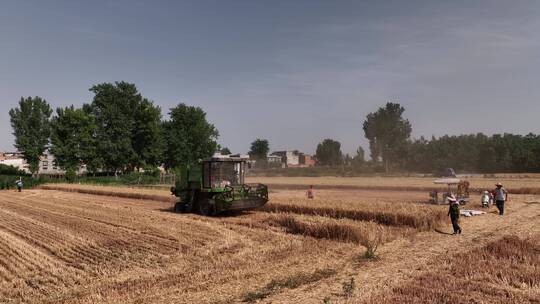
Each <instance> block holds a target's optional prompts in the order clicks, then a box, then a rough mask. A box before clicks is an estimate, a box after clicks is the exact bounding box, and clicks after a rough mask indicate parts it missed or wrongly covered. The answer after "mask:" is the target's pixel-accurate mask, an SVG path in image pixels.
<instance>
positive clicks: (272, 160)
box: [266, 155, 281, 164]
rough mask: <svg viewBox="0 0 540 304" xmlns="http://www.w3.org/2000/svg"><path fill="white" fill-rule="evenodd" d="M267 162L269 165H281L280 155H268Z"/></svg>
mask: <svg viewBox="0 0 540 304" xmlns="http://www.w3.org/2000/svg"><path fill="white" fill-rule="evenodd" d="M266 160H267V161H268V163H269V164H281V156H279V155H268V157H266Z"/></svg>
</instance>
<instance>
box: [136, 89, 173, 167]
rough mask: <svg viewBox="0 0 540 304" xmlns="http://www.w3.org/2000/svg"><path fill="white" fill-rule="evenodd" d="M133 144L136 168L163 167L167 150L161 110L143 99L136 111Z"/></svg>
mask: <svg viewBox="0 0 540 304" xmlns="http://www.w3.org/2000/svg"><path fill="white" fill-rule="evenodd" d="M131 142H132V146H133V150H134V151H135V154H136V156H137V157H136V159H135V162H134V164H133V165H134V166H136V167H139V168H140V167H146V168H147V169H150V168H156V167H157V166H159V165H161V163H162V161H163V152H164V150H165V143H164V141H163V132H162V131H161V109H160V108H159V107H158V106H154V104H153V103H152V102H151V101H149V100H147V99H143V100H142V101H141V102H140V103H139V104H138V105H137V108H136V110H135V113H134V127H133V131H132V138H131Z"/></svg>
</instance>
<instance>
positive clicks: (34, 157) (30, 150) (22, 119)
mask: <svg viewBox="0 0 540 304" xmlns="http://www.w3.org/2000/svg"><path fill="white" fill-rule="evenodd" d="M51 114H52V109H51V107H50V106H49V104H48V103H47V101H46V100H44V99H42V98H41V97H33V98H32V97H28V98H23V97H21V100H20V101H19V107H18V108H14V109H11V110H10V111H9V116H10V120H11V127H12V128H13V135H14V136H15V147H16V148H17V150H19V152H21V153H22V154H23V157H24V159H25V160H26V162H27V163H28V165H29V168H30V171H31V172H32V173H36V172H37V171H38V169H39V159H40V157H41V156H42V155H43V153H44V152H45V150H46V149H47V145H48V143H49V135H50V117H51Z"/></svg>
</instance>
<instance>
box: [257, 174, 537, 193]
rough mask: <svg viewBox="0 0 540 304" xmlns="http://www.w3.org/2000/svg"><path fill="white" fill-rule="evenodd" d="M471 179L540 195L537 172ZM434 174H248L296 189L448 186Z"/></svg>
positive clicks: (478, 184) (481, 186) (477, 184)
mask: <svg viewBox="0 0 540 304" xmlns="http://www.w3.org/2000/svg"><path fill="white" fill-rule="evenodd" d="M463 178H464V179H466V180H468V181H469V182H470V185H471V188H472V189H477V190H487V189H492V188H494V187H495V184H496V183H498V182H501V183H503V185H504V187H505V188H507V189H508V190H509V191H512V190H514V191H515V192H518V193H524V194H528V193H532V194H540V175H537V174H527V175H520V174H515V175H512V174H501V175H497V176H496V177H489V178H485V177H479V176H469V177H463ZM435 179H436V178H433V177H387V176H384V177H383V176H370V177H330V176H329V177H260V176H253V177H247V178H246V180H247V182H249V183H263V184H268V185H274V186H275V187H276V188H282V189H294V188H299V187H300V186H308V185H315V186H319V187H323V188H325V189H330V188H333V187H336V188H339V187H344V188H347V189H354V188H359V189H370V188H371V189H376V190H413V191H414V190H428V189H442V190H444V189H446V186H444V185H435V184H434V183H433V181H434V180H435Z"/></svg>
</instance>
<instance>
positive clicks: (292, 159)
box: [268, 150, 315, 168]
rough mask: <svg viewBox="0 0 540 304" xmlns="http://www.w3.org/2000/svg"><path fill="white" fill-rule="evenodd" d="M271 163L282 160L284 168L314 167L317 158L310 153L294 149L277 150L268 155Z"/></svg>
mask: <svg viewBox="0 0 540 304" xmlns="http://www.w3.org/2000/svg"><path fill="white" fill-rule="evenodd" d="M268 162H269V163H277V162H281V164H282V167H283V168H302V167H314V166H315V160H314V159H313V157H312V156H311V155H309V154H305V153H302V152H299V151H298V150H293V151H276V152H273V153H272V154H270V155H269V156H268Z"/></svg>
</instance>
